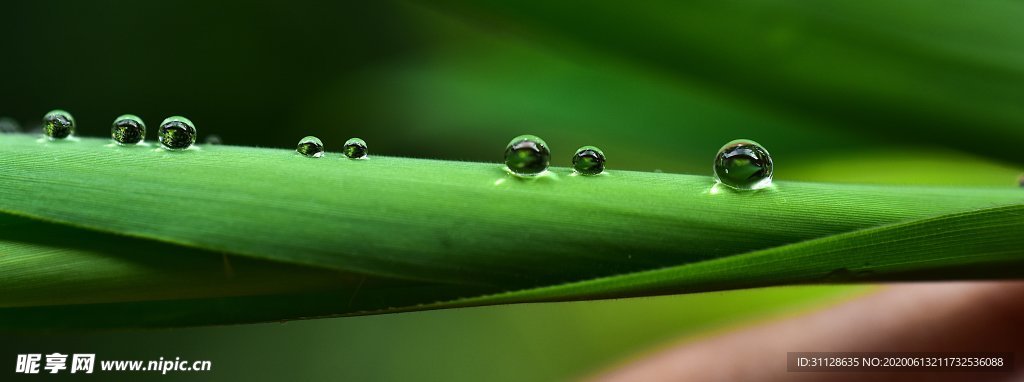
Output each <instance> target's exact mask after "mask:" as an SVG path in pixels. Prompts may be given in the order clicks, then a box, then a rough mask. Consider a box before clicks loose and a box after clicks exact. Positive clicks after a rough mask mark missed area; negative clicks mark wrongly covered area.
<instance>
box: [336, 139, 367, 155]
mask: <svg viewBox="0 0 1024 382" xmlns="http://www.w3.org/2000/svg"><path fill="white" fill-rule="evenodd" d="M341 151H342V152H343V153H345V156H347V157H349V158H352V159H363V158H366V153H367V149H366V142H365V141H363V140H362V139H359V138H352V139H349V140H347V141H345V147H343V148H342V150H341Z"/></svg>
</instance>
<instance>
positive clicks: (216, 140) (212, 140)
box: [203, 134, 224, 146]
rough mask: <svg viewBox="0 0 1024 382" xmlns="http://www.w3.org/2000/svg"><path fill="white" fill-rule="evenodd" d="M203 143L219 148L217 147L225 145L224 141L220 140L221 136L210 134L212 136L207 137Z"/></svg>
mask: <svg viewBox="0 0 1024 382" xmlns="http://www.w3.org/2000/svg"><path fill="white" fill-rule="evenodd" d="M203 143H204V144H207V145H210V146H217V145H223V144H224V140H223V139H220V135H217V134H210V135H207V136H206V138H204V139H203Z"/></svg>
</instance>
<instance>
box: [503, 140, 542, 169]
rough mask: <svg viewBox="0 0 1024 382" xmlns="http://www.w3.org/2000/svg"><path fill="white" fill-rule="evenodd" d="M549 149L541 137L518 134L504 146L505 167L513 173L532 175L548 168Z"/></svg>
mask: <svg viewBox="0 0 1024 382" xmlns="http://www.w3.org/2000/svg"><path fill="white" fill-rule="evenodd" d="M550 163H551V151H550V150H548V144H547V143H545V142H544V140H543V139H540V137H537V136H535V135H520V136H518V137H515V138H513V139H512V141H511V142H509V143H508V147H506V148H505V167H507V168H508V170H509V171H511V172H512V173H513V174H516V175H523V176H533V175H537V174H540V173H542V172H544V171H545V170H547V169H548V164H550Z"/></svg>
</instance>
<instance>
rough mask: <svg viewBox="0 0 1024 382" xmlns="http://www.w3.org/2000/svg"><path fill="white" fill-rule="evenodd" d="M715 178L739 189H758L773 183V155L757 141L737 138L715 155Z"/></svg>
mask: <svg viewBox="0 0 1024 382" xmlns="http://www.w3.org/2000/svg"><path fill="white" fill-rule="evenodd" d="M715 180H716V181H718V182H721V183H722V184H725V185H726V186H729V187H732V188H735V189H739V190H758V189H762V188H765V187H768V186H770V185H771V184H772V157H771V156H770V155H768V150H765V149H764V147H762V146H761V145H760V144H758V143H757V142H754V141H751V140H747V139H737V140H734V141H732V142H729V143H726V144H725V146H722V149H721V150H718V155H716V156H715Z"/></svg>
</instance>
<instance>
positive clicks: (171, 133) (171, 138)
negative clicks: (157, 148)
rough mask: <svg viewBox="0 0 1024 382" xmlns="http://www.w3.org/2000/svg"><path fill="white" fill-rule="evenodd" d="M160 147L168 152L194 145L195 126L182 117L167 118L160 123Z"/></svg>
mask: <svg viewBox="0 0 1024 382" xmlns="http://www.w3.org/2000/svg"><path fill="white" fill-rule="evenodd" d="M158 135H159V138H160V145H162V146H163V147H164V148H165V149H168V150H184V149H187V148H189V147H190V146H192V144H194V143H196V125H193V124H192V121H190V120H189V119H188V118H185V117H182V116H173V117H168V118H167V119H165V120H164V121H163V122H161V123H160V130H159V131H158Z"/></svg>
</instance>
